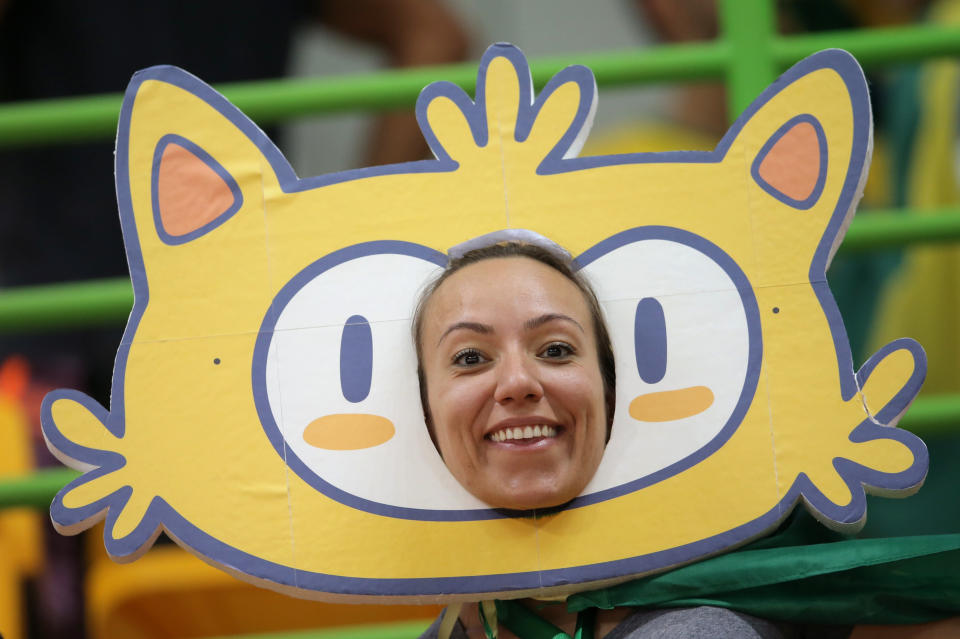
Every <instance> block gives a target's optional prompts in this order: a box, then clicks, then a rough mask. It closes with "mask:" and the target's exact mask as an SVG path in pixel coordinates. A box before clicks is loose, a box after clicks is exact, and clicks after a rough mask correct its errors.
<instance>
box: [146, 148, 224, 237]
mask: <svg viewBox="0 0 960 639" xmlns="http://www.w3.org/2000/svg"><path fill="white" fill-rule="evenodd" d="M171 144H176V145H177V146H179V147H182V148H184V149H186V150H187V151H189V152H190V153H193V154H194V155H195V156H197V158H198V159H199V160H200V161H202V162H203V163H204V164H206V165H207V166H208V167H210V168H211V169H212V170H213V172H214V173H216V174H217V175H218V176H220V179H221V180H223V181H224V182H225V183H226V185H227V187H228V188H229V189H230V193H232V194H233V203H232V204H231V205H230V206H228V207H227V208H226V210H225V211H223V213H220V214H219V215H217V217H215V218H213V219H212V220H210V221H209V222H207V223H206V224H204V225H203V226H201V227H199V228H196V229H194V230H192V231H190V232H189V233H184V234H183V235H171V234H170V233H168V232H167V229H166V228H164V226H163V218H162V217H161V215H160V189H159V185H160V161H161V160H162V159H163V152H164V151H165V150H166V149H167V146H169V145H171ZM150 203H151V205H152V206H153V224H154V226H155V227H156V229H157V235H158V236H159V237H160V240H161V241H162V242H163V243H164V244H170V245H173V246H176V245H178V244H186V243H187V242H189V241H191V240H195V239H197V238H198V237H200V236H201V235H206V234H207V233H209V232H210V231H212V230H213V229H215V228H217V227H218V226H220V225H221V224H223V223H224V222H226V221H227V220H229V219H230V218H231V217H233V214H234V213H236V212H237V211H239V210H240V207H241V206H243V193H242V192H241V191H240V186H239V185H238V184H237V181H236V180H234V179H233V176H232V175H230V174H229V173H228V172H227V170H226V169H225V168H223V165H222V164H220V163H219V162H217V161H216V160H215V159H214V158H213V156H212V155H210V154H209V153H207V152H206V151H204V150H203V148H202V147H200V146H198V145H197V144H196V143H194V142H193V141H191V140H188V139H187V138H185V137H183V136H182V135H177V134H175V133H168V134H167V135H165V136H163V137H162V138H160V141H159V142H157V147H156V149H154V151H153V168H151V169H150Z"/></svg>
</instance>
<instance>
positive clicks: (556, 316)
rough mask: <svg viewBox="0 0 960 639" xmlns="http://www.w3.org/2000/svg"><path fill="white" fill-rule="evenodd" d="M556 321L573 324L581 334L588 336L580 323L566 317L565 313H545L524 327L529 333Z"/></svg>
mask: <svg viewBox="0 0 960 639" xmlns="http://www.w3.org/2000/svg"><path fill="white" fill-rule="evenodd" d="M554 320H563V321H565V322H571V323H573V324H574V325H576V327H577V328H579V329H580V332H581V333H583V334H584V335H586V331H584V330H583V327H582V326H580V322H578V321H577V320H575V319H573V318H572V317H570V316H569V315H564V314H563V313H545V314H543V315H541V316H539V317H534V318H532V319H528V320H527V321H526V322H524V323H523V327H524V328H525V329H527V330H528V331H532V330H533V329H535V328H538V327H540V326H543V325H544V324H546V323H547V322H552V321H554Z"/></svg>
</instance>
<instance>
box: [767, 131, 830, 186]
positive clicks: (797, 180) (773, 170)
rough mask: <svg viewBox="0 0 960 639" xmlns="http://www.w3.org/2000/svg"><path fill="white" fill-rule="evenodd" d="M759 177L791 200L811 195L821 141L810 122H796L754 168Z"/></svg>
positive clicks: (814, 182)
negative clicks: (756, 168) (756, 167)
mask: <svg viewBox="0 0 960 639" xmlns="http://www.w3.org/2000/svg"><path fill="white" fill-rule="evenodd" d="M757 173H758V174H759V175H760V178H761V179H763V181H764V182H766V183H767V184H769V185H770V186H771V187H773V188H774V189H776V190H778V191H780V193H782V194H784V195H786V196H787V197H789V198H791V199H793V200H800V201H803V200H805V199H807V198H808V197H810V195H811V194H812V193H813V190H814V188H816V186H817V177H818V176H819V175H820V141H819V140H818V139H817V131H816V129H814V128H813V125H812V124H810V123H809V122H798V123H797V124H795V125H794V126H793V127H792V128H791V129H790V130H789V131H787V132H786V133H785V134H784V135H783V136H782V137H781V138H780V139H779V140H777V142H776V143H775V144H774V145H773V148H772V149H770V152H769V153H767V155H766V157H764V158H763V161H762V162H761V163H760V167H759V168H758V170H757Z"/></svg>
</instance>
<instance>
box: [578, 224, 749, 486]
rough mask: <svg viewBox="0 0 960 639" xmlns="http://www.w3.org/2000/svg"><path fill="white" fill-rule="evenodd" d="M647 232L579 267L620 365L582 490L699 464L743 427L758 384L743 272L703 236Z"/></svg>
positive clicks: (654, 477) (638, 231)
mask: <svg viewBox="0 0 960 639" xmlns="http://www.w3.org/2000/svg"><path fill="white" fill-rule="evenodd" d="M644 230H645V229H635V230H634V231H635V232H636V234H635V237H636V238H637V239H636V240H635V241H626V242H625V243H622V244H620V245H619V246H615V248H612V249H611V250H609V252H606V253H604V254H600V255H594V256H592V259H591V260H590V261H589V263H587V264H586V266H584V268H583V270H582V272H583V273H584V274H585V275H586V277H587V279H588V280H589V281H590V282H591V283H592V284H593V285H594V287H595V289H596V292H597V296H598V297H599V299H600V301H601V305H602V306H603V309H604V313H605V315H606V319H607V325H608V327H609V330H610V336H611V340H612V342H613V348H614V353H615V356H616V364H617V366H616V368H617V402H616V411H615V418H614V422H613V430H612V433H611V438H610V442H609V444H608V445H607V449H606V452H605V453H604V457H603V461H602V463H601V465H600V468H599V470H598V471H597V474H596V475H595V476H594V478H593V480H592V481H591V482H590V484H589V485H588V486H587V488H586V490H585V492H584V495H591V494H596V493H599V492H601V491H605V490H608V489H618V492H619V489H623V488H624V485H625V484H631V485H632V486H633V487H634V489H636V488H639V487H641V486H642V485H645V484H647V483H652V482H653V481H655V480H657V479H659V478H663V477H665V476H668V475H672V474H675V473H676V472H679V471H680V470H682V467H686V466H689V465H692V464H693V463H696V461H699V459H700V458H703V457H705V456H706V455H708V454H709V453H710V452H712V450H707V449H708V448H709V447H710V446H709V445H710V444H711V442H713V443H714V444H719V443H721V441H723V440H725V439H726V438H727V437H729V435H730V434H731V433H732V431H733V430H734V429H735V428H736V425H737V424H739V421H740V419H742V412H744V411H745V408H746V407H745V406H744V405H743V404H744V401H743V396H744V395H745V394H747V395H750V396H751V397H752V394H753V392H752V391H753V386H755V376H754V381H753V382H752V383H748V382H750V379H749V378H750V377H751V376H752V375H754V373H755V371H751V370H748V369H750V356H751V354H752V353H754V351H753V350H751V337H752V338H753V339H754V340H755V342H754V347H755V348H756V349H759V339H760V338H759V326H758V325H757V326H756V330H753V331H751V327H750V323H751V322H750V318H751V317H752V316H755V315H756V310H755V307H756V303H755V301H753V302H752V305H751V301H752V300H753V299H754V298H753V294H752V290H751V289H750V287H749V284H748V283H747V281H746V278H745V277H744V276H743V274H742V272H741V271H740V270H739V268H737V267H736V265H735V264H734V263H733V261H732V260H730V259H729V258H727V257H726V256H725V255H724V254H723V253H722V252H720V251H719V249H717V248H716V247H715V246H713V245H711V244H709V243H707V242H705V241H704V240H702V238H699V237H697V236H694V235H692V234H689V233H682V232H680V233H674V232H673V231H676V230H675V229H667V230H666V232H659V231H655V232H652V233H651V234H650V235H652V237H649V239H644V237H643V236H644V233H643V232H644ZM602 244H603V243H602ZM602 244H601V245H602ZM589 253H591V252H590V251H588V254H589ZM708 253H711V254H708ZM588 254H585V255H588ZM582 259H583V258H581V260H582ZM718 260H720V261H719V262H718ZM720 262H725V263H724V264H721V263H720ZM737 280H739V281H737ZM744 295H746V299H745V298H744ZM748 307H751V308H753V309H754V310H753V311H750V310H749V308H748ZM758 322H759V320H758V319H757V324H758ZM751 333H753V335H751ZM756 354H757V355H758V354H759V353H758V351H757V352H756ZM748 387H749V388H748ZM747 391H749V392H747ZM748 402H749V397H748V398H747V403H748ZM741 408H742V409H743V410H740V409H741ZM737 413H740V414H739V416H738V415H737ZM658 471H660V472H658Z"/></svg>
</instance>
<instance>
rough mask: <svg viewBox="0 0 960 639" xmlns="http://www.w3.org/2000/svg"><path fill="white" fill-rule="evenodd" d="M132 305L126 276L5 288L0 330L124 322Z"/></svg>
mask: <svg viewBox="0 0 960 639" xmlns="http://www.w3.org/2000/svg"><path fill="white" fill-rule="evenodd" d="M132 306H133V289H132V288H131V286H130V279H129V278H126V277H118V278H112V279H102V280H87V281H84V282H72V283H63V284H47V285H42V286H23V287H18V288H12V289H6V290H4V291H0V333H10V332H15V331H21V332H22V331H37V332H42V331H49V330H53V329H62V328H67V327H69V328H85V327H90V326H109V325H121V324H122V323H123V321H124V320H125V319H126V318H127V316H128V315H129V314H130V309H131V307H132Z"/></svg>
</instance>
